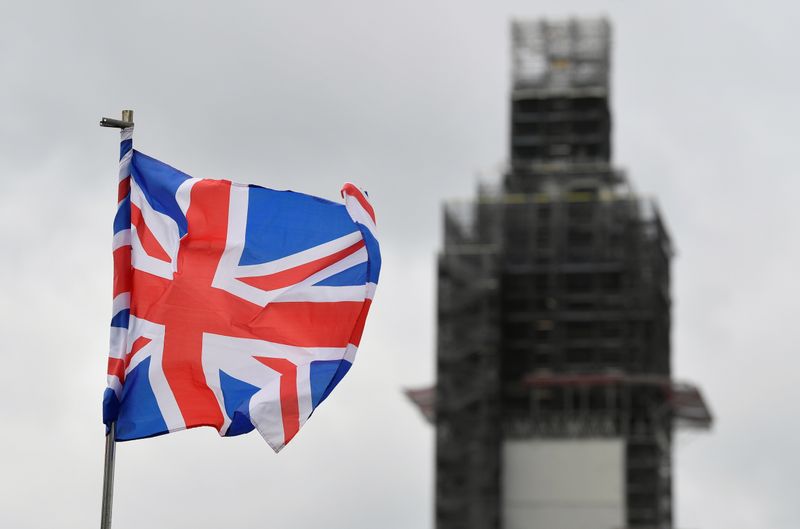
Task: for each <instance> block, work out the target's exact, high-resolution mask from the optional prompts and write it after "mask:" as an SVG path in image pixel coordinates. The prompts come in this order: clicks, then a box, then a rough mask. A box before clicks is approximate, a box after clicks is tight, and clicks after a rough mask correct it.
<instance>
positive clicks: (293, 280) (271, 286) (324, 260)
mask: <svg viewBox="0 0 800 529" xmlns="http://www.w3.org/2000/svg"><path fill="white" fill-rule="evenodd" d="M363 247H364V241H358V242H357V243H355V244H354V245H352V246H349V247H347V248H345V249H344V250H339V251H338V252H336V253H333V254H331V255H326V256H325V257H321V258H319V259H317V260H316V261H311V262H309V263H306V264H302V265H300V266H295V267H294V268H289V269H287V270H282V271H280V272H276V273H274V274H269V275H266V276H257V277H237V278H236V279H238V280H239V281H241V282H243V283H247V284H248V285H251V286H254V287H256V288H260V289H261V290H276V289H278V288H283V287H288V286H291V285H294V284H297V283H299V282H300V281H303V280H304V279H306V278H308V277H311V276H312V275H314V274H316V273H317V272H319V271H320V270H323V269H325V268H327V267H329V266H331V265H332V264H334V263H336V262H338V261H341V260H342V259H344V258H345V257H347V256H348V255H352V254H354V253H356V252H357V251H358V250H360V249H361V248H363Z"/></svg>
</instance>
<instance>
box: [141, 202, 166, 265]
mask: <svg viewBox="0 0 800 529" xmlns="http://www.w3.org/2000/svg"><path fill="white" fill-rule="evenodd" d="M131 224H132V225H133V226H136V235H137V236H138V237H139V241H140V242H141V243H142V248H144V251H145V252H147V255H149V256H150V257H153V258H155V259H158V260H160V261H164V262H167V263H171V262H172V259H170V257H169V254H168V253H167V252H166V251H165V250H164V248H163V247H162V246H161V244H159V242H158V239H156V236H155V235H153V232H152V231H150V228H148V227H147V224H146V223H145V221H144V217H143V216H142V211H141V210H140V209H139V208H138V207H136V204H131Z"/></svg>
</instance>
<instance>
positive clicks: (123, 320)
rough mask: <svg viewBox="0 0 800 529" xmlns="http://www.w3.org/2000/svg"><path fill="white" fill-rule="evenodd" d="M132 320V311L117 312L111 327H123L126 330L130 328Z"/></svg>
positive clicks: (112, 319)
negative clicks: (129, 324) (129, 323)
mask: <svg viewBox="0 0 800 529" xmlns="http://www.w3.org/2000/svg"><path fill="white" fill-rule="evenodd" d="M130 319H131V311H130V309H122V310H121V311H119V312H117V313H116V314H115V315H114V317H113V318H111V326H112V327H122V328H124V329H127V328H128V322H129V321H130Z"/></svg>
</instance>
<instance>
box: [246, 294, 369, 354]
mask: <svg viewBox="0 0 800 529" xmlns="http://www.w3.org/2000/svg"><path fill="white" fill-rule="evenodd" d="M362 305H363V303H362V302H360V301H340V302H335V303H314V302H307V301H301V302H286V303H270V304H269V305H267V306H266V307H264V308H263V309H261V311H260V312H259V313H258V314H257V315H256V316H255V317H254V318H253V319H251V320H245V321H247V322H248V323H247V326H246V329H243V330H246V331H247V333H246V334H243V336H248V335H250V336H252V337H255V338H260V339H262V340H267V341H270V342H275V343H282V344H287V345H295V346H298V347H346V346H347V344H348V343H349V341H350V337H351V335H352V333H353V328H354V326H355V325H356V322H357V320H358V317H359V314H360V313H361V306H362Z"/></svg>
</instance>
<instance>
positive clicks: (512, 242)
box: [409, 19, 711, 529]
mask: <svg viewBox="0 0 800 529" xmlns="http://www.w3.org/2000/svg"><path fill="white" fill-rule="evenodd" d="M610 36H611V31H610V26H609V23H608V22H607V21H606V20H602V19H600V20H588V19H587V20H566V21H557V22H550V21H520V22H515V23H513V25H512V42H513V46H512V48H513V50H512V53H513V82H512V90H511V106H510V108H511V116H510V167H509V170H508V172H507V174H506V175H505V177H504V179H503V182H502V184H501V185H500V186H499V187H496V188H492V187H489V186H482V187H480V188H479V189H478V192H477V197H476V198H475V199H474V200H473V201H470V202H468V203H452V204H448V205H447V206H446V207H445V210H444V233H445V236H444V248H443V250H442V252H441V254H440V256H439V278H438V356H437V366H438V382H437V385H436V387H435V388H430V389H423V390H416V391H409V396H410V397H411V398H412V399H413V400H414V401H415V402H416V403H417V404H418V405H419V406H420V407H421V408H422V410H423V412H424V413H425V414H426V416H427V417H428V418H429V419H431V420H432V421H433V422H434V423H435V425H436V527H437V529H470V528H475V529H478V528H480V529H491V528H503V529H529V528H530V529H534V528H535V529H620V528H631V529H634V528H635V529H645V528H648V529H649V528H669V527H672V510H673V506H672V470H671V469H672V438H673V431H674V429H675V428H676V427H679V426H684V425H685V426H692V427H699V428H707V427H708V426H709V425H710V422H711V416H710V414H709V411H708V409H707V408H706V406H705V404H704V402H703V399H702V397H701V395H700V393H699V391H698V390H697V389H696V388H695V387H693V386H691V385H688V384H681V383H677V382H675V381H674V380H673V379H672V376H671V367H670V305H671V300H670V259H671V257H672V255H673V243H672V241H671V240H670V237H669V234H668V231H667V229H666V227H665V224H664V221H663V219H662V217H661V215H660V213H659V211H658V209H657V208H656V206H655V204H654V203H653V202H651V201H649V200H646V199H644V198H642V197H640V196H638V195H637V194H635V193H634V192H633V191H632V189H631V187H630V185H629V183H628V180H627V178H626V176H625V174H624V173H623V172H622V171H620V170H619V169H617V168H615V167H614V166H613V165H612V163H611V152H612V149H611V113H610V109H609V90H610V85H609V72H610V43H611V38H610Z"/></svg>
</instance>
